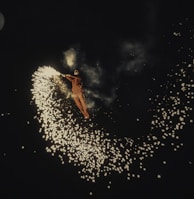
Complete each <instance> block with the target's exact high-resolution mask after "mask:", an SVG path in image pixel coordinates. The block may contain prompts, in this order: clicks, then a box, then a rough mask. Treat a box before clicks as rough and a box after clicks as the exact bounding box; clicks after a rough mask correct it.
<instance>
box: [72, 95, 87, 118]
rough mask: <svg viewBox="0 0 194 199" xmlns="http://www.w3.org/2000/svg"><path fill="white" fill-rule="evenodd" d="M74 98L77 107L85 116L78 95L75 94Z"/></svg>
mask: <svg viewBox="0 0 194 199" xmlns="http://www.w3.org/2000/svg"><path fill="white" fill-rule="evenodd" d="M72 97H73V99H74V102H75V104H76V106H77V107H78V108H79V110H80V111H81V113H82V114H83V115H84V116H85V114H84V110H83V108H82V104H81V103H80V100H79V97H78V95H76V94H73V95H72Z"/></svg>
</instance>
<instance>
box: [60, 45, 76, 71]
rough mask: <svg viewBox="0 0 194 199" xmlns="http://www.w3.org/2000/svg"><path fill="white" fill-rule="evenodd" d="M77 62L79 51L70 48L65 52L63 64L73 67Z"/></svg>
mask: <svg viewBox="0 0 194 199" xmlns="http://www.w3.org/2000/svg"><path fill="white" fill-rule="evenodd" d="M76 63H77V52H76V50H75V49H74V48H70V49H69V50H67V51H65V52H63V64H64V65H66V66H68V67H70V68H73V67H75V66H76Z"/></svg>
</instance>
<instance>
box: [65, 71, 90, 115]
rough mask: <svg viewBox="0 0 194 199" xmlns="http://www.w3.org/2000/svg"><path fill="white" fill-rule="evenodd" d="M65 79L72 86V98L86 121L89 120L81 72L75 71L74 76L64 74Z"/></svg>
mask: <svg viewBox="0 0 194 199" xmlns="http://www.w3.org/2000/svg"><path fill="white" fill-rule="evenodd" d="M62 76H63V77H65V78H66V79H67V80H69V81H70V82H71V84H72V97H73V99H74V102H75V104H76V105H77V107H78V108H79V110H80V111H81V113H82V114H83V116H84V118H85V119H89V117H90V116H89V113H88V111H87V106H86V102H85V97H84V94H83V88H82V79H81V77H80V76H79V71H78V70H76V69H75V70H74V75H70V74H62Z"/></svg>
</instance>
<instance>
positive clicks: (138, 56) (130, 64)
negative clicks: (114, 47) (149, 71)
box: [117, 41, 147, 73]
mask: <svg viewBox="0 0 194 199" xmlns="http://www.w3.org/2000/svg"><path fill="white" fill-rule="evenodd" d="M146 58H147V55H146V49H145V46H143V45H142V44H141V43H140V42H129V41H125V42H123V43H122V44H121V65H120V66H119V67H117V73H120V72H129V73H136V72H141V71H142V69H143V68H144V66H145V64H146V62H147V59H146Z"/></svg>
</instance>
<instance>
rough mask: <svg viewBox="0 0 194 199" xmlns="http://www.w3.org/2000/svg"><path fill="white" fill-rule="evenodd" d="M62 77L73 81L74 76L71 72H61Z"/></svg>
mask: <svg viewBox="0 0 194 199" xmlns="http://www.w3.org/2000/svg"><path fill="white" fill-rule="evenodd" d="M61 75H62V77H65V78H66V79H68V80H69V81H72V79H73V78H72V76H71V75H70V74H61Z"/></svg>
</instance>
